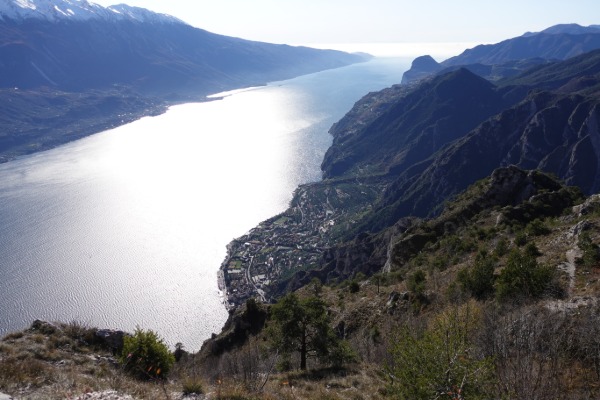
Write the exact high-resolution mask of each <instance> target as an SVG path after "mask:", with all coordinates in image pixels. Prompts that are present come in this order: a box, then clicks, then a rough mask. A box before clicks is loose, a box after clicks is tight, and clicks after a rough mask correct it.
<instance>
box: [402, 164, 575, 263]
mask: <svg viewBox="0 0 600 400" xmlns="http://www.w3.org/2000/svg"><path fill="white" fill-rule="evenodd" d="M578 199H580V192H579V190H578V189H576V188H569V187H565V186H564V185H562V184H561V183H560V182H559V181H557V180H556V179H554V178H552V177H550V176H548V175H546V174H543V173H541V172H539V171H535V170H534V171H525V170H522V169H520V168H517V167H515V166H510V167H507V168H499V169H497V170H495V171H494V172H493V173H492V175H491V176H490V177H489V178H488V179H485V180H483V181H481V182H479V183H478V184H476V185H473V186H472V187H470V188H469V189H468V190H467V191H466V192H465V193H463V194H461V195H460V196H459V197H458V198H457V199H456V200H455V201H454V202H451V203H449V204H448V205H447V207H446V208H445V210H444V212H443V213H442V214H441V215H440V216H439V217H437V218H434V219H432V220H429V221H427V222H424V223H422V224H420V225H417V226H415V227H414V228H412V229H408V230H407V231H406V232H405V233H404V234H402V235H399V236H397V237H395V238H394V239H393V243H392V244H391V245H390V262H391V264H392V265H396V266H398V265H402V264H403V263H404V262H405V261H407V260H408V259H410V258H411V257H412V256H414V255H415V254H418V253H419V251H421V250H422V249H423V248H424V247H425V245H426V244H427V243H429V242H434V241H436V240H437V238H439V237H441V236H443V235H444V234H448V233H452V232H453V231H455V230H457V229H458V228H459V227H461V226H466V225H468V224H469V223H470V221H471V220H472V219H473V218H474V217H475V216H477V215H478V214H479V213H481V212H483V211H485V210H488V211H489V210H491V209H493V208H499V209H501V211H500V214H499V216H500V218H499V219H500V220H501V221H516V222H518V223H524V222H527V221H529V220H533V219H535V218H544V217H548V216H557V215H560V214H561V213H562V212H563V210H565V209H567V208H570V207H572V206H573V204H575V202H576V201H577V200H578Z"/></svg>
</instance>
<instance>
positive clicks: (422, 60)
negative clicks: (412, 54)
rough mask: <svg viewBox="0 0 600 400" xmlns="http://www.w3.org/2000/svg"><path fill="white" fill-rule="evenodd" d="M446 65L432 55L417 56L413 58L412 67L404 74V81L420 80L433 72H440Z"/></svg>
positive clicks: (404, 82) (405, 82)
mask: <svg viewBox="0 0 600 400" xmlns="http://www.w3.org/2000/svg"><path fill="white" fill-rule="evenodd" d="M443 68H444V67H443V66H442V65H441V64H440V63H438V62H437V61H435V60H434V59H433V57H431V56H430V55H426V56H421V57H417V58H415V59H414V60H413V62H412V64H411V66H410V69H409V70H408V71H406V72H405V73H404V74H402V83H403V84H407V83H410V82H414V81H418V80H420V79H423V78H425V77H427V76H430V75H431V74H434V73H436V72H439V71H440V70H442V69H443Z"/></svg>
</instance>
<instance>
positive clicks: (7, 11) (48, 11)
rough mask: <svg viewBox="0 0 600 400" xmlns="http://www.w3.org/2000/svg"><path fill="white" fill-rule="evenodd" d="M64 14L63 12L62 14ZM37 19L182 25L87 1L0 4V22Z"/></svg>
mask: <svg viewBox="0 0 600 400" xmlns="http://www.w3.org/2000/svg"><path fill="white" fill-rule="evenodd" d="M64 10H66V11H64ZM6 19H12V20H24V19H41V20H47V21H58V20H64V19H69V20H76V21H88V20H94V19H98V20H108V21H119V20H129V21H136V22H143V23H152V24H173V23H183V22H182V21H181V20H179V19H177V18H175V17H172V16H170V15H166V14H160V13H155V12H152V11H150V10H146V9H145V8H140V7H131V6H128V5H126V4H119V5H116V6H110V7H108V8H105V7H103V6H101V5H99V4H96V3H92V2H89V1H87V0H2V1H0V20H6Z"/></svg>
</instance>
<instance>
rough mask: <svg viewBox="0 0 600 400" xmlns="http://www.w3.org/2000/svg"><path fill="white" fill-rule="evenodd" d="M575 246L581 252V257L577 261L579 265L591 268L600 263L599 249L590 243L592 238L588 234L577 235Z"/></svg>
mask: <svg viewBox="0 0 600 400" xmlns="http://www.w3.org/2000/svg"><path fill="white" fill-rule="evenodd" d="M577 245H578V246H579V248H580V249H581V251H582V252H583V256H582V257H581V259H580V260H579V262H580V263H581V264H583V265H584V266H586V267H591V266H595V265H597V264H598V262H600V248H599V247H598V245H597V244H594V243H593V242H592V238H591V237H590V234H589V233H588V232H583V233H581V234H580V235H579V240H578V242H577Z"/></svg>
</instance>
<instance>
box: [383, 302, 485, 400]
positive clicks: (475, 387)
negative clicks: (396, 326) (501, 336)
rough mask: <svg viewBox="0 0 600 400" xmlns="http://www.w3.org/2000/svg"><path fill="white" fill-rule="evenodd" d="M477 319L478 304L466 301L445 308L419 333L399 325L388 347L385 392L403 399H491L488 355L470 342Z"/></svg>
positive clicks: (476, 325) (478, 312) (477, 322)
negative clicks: (459, 305)
mask: <svg viewBox="0 0 600 400" xmlns="http://www.w3.org/2000/svg"><path fill="white" fill-rule="evenodd" d="M480 319H481V317H480V311H479V309H478V307H477V305H475V304H473V303H467V304H465V305H463V306H461V307H450V308H448V309H446V310H444V312H442V313H440V314H438V315H437V316H436V317H435V318H434V319H433V320H432V322H431V324H430V325H429V326H428V327H427V328H426V329H425V330H424V331H422V332H418V330H416V329H414V327H409V326H407V325H405V326H403V327H402V328H401V329H400V330H399V331H398V332H397V334H396V335H395V337H394V339H393V340H392V344H391V347H390V349H389V350H390V355H391V359H390V364H388V366H387V372H388V374H389V376H390V377H391V378H392V384H391V385H390V386H389V387H388V393H389V394H391V395H394V396H395V397H394V398H398V399H406V400H409V399H410V400H418V399H423V400H425V399H433V398H435V399H463V398H465V399H488V398H490V392H491V391H492V390H493V387H494V377H493V363H492V359H491V358H487V357H484V356H481V355H478V354H477V352H476V351H475V346H474V344H473V343H472V336H473V333H474V332H475V330H476V329H477V328H478V326H479V325H480V323H481V321H480Z"/></svg>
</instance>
